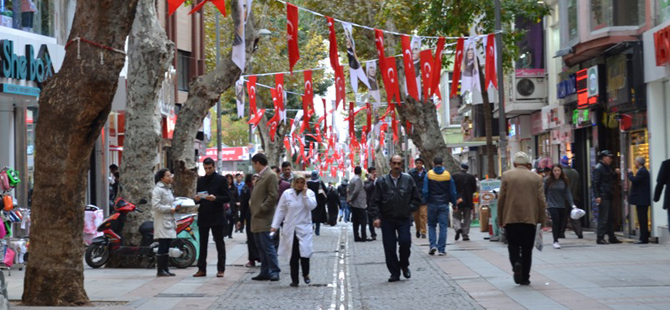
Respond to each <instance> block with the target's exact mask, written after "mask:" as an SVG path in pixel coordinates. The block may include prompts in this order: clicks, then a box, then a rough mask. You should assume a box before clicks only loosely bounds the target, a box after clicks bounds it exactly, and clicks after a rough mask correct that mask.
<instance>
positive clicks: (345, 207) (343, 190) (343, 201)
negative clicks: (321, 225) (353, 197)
mask: <svg viewBox="0 0 670 310" xmlns="http://www.w3.org/2000/svg"><path fill="white" fill-rule="evenodd" d="M348 187H349V180H348V179H347V178H344V180H343V181H342V184H340V186H338V187H337V193H338V194H339V195H340V218H339V219H338V220H339V221H342V219H344V222H345V223H346V222H349V220H351V210H350V209H349V204H348V203H347V188H348ZM343 215H344V218H343V217H342V216H343Z"/></svg>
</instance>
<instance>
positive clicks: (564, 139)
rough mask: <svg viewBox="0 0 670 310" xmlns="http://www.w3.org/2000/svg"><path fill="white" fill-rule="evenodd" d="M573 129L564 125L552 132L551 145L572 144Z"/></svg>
mask: <svg viewBox="0 0 670 310" xmlns="http://www.w3.org/2000/svg"><path fill="white" fill-rule="evenodd" d="M572 142H573V141H572V127H571V126H570V125H563V126H561V127H559V128H556V129H552V130H551V144H565V143H572Z"/></svg>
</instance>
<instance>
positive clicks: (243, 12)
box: [233, 0, 253, 72]
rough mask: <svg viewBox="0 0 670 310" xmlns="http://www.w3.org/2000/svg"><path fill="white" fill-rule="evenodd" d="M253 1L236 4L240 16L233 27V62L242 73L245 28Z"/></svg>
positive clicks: (244, 52)
mask: <svg viewBox="0 0 670 310" xmlns="http://www.w3.org/2000/svg"><path fill="white" fill-rule="evenodd" d="M252 1H253V0H246V1H245V0H240V1H238V2H237V5H238V8H237V11H238V12H239V14H240V16H239V18H238V19H237V24H236V25H235V38H234V39H233V62H234V63H235V64H236V65H237V66H238V67H239V68H240V70H242V72H244V65H245V62H246V57H247V55H246V44H245V42H244V40H245V39H244V35H245V30H244V29H245V28H246V27H245V26H246V24H247V19H248V17H249V14H250V13H251V2H252Z"/></svg>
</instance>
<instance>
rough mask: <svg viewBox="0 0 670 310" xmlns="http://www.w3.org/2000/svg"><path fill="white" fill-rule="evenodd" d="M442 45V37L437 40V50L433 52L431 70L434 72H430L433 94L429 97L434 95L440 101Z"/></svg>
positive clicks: (443, 39) (443, 40)
mask: <svg viewBox="0 0 670 310" xmlns="http://www.w3.org/2000/svg"><path fill="white" fill-rule="evenodd" d="M444 43H445V38H444V37H440V38H439V39H437V50H435V58H434V59H433V68H435V70H433V71H432V72H431V88H432V90H433V92H432V93H431V94H430V95H431V96H432V95H436V96H437V97H438V98H440V99H442V94H441V93H440V74H441V73H442V51H443V50H444Z"/></svg>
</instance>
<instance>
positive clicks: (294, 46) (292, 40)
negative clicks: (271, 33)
mask: <svg viewBox="0 0 670 310" xmlns="http://www.w3.org/2000/svg"><path fill="white" fill-rule="evenodd" d="M286 38H287V39H288V63H289V68H290V71H291V75H293V66H294V65H295V63H296V62H298V59H300V49H299V48H298V7H296V6H295V5H293V4H290V3H286Z"/></svg>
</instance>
